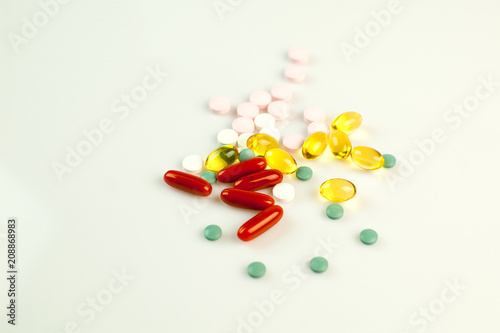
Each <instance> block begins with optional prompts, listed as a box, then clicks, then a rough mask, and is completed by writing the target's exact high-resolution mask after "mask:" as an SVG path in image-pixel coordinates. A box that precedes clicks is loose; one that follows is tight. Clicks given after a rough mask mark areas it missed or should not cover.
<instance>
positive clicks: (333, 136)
mask: <svg viewBox="0 0 500 333" xmlns="http://www.w3.org/2000/svg"><path fill="white" fill-rule="evenodd" d="M328 146H329V147H330V150H331V151H332V154H333V156H335V157H336V158H339V159H341V160H345V159H346V158H348V157H349V154H350V153H351V150H352V145H351V140H349V137H348V136H347V134H345V133H344V132H342V131H338V130H335V131H332V132H331V133H330V136H329V137H328Z"/></svg>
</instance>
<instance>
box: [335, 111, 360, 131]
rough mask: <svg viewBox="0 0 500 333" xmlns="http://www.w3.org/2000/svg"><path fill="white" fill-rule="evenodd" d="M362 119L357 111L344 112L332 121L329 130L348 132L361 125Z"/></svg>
mask: <svg viewBox="0 0 500 333" xmlns="http://www.w3.org/2000/svg"><path fill="white" fill-rule="evenodd" d="M362 120H363V119H362V118H361V115H360V114H359V113H357V112H354V111H349V112H345V113H342V114H341V115H340V116H338V117H337V118H335V119H334V120H333V121H332V126H331V130H332V131H334V130H339V131H342V132H344V133H345V134H349V133H351V132H353V131H354V130H355V129H357V128H358V127H359V125H361V121H362Z"/></svg>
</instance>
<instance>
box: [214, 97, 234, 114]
mask: <svg viewBox="0 0 500 333" xmlns="http://www.w3.org/2000/svg"><path fill="white" fill-rule="evenodd" d="M208 107H209V108H210V109H211V110H212V112H213V113H215V114H224V113H228V112H229V110H231V101H230V100H229V98H227V97H225V96H216V97H214V98H212V99H211V100H210V101H209V102H208Z"/></svg>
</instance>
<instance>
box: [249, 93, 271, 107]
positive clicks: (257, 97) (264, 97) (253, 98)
mask: <svg viewBox="0 0 500 333" xmlns="http://www.w3.org/2000/svg"><path fill="white" fill-rule="evenodd" d="M271 101H272V97H271V94H270V93H268V92H267V91H264V90H259V91H256V92H253V93H252V94H251V95H250V102H252V103H254V104H255V105H257V106H258V107H259V109H261V110H264V109H265V108H266V107H267V106H268V105H269V103H271Z"/></svg>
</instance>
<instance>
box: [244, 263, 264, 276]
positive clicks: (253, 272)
mask: <svg viewBox="0 0 500 333" xmlns="http://www.w3.org/2000/svg"><path fill="white" fill-rule="evenodd" d="M247 272H248V275H250V276H251V277H253V278H261V277H263V276H264V274H266V265H264V264H263V263H261V262H259V261H255V262H253V263H251V264H250V265H248V267H247Z"/></svg>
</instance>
